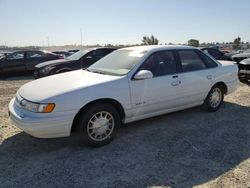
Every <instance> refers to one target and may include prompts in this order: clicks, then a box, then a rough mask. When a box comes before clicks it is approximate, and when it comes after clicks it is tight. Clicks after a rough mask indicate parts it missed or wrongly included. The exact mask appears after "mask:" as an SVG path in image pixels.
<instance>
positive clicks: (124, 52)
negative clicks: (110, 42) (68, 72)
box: [87, 49, 146, 76]
mask: <svg viewBox="0 0 250 188" xmlns="http://www.w3.org/2000/svg"><path fill="white" fill-rule="evenodd" d="M145 53H146V51H143V52H142V51H138V50H131V49H121V50H116V51H114V52H112V53H110V54H109V55H107V56H105V57H104V58H102V59H100V60H99V61H97V62H96V63H95V64H93V65H91V66H90V67H89V68H88V69H87V70H88V71H90V72H96V73H100V74H109V75H116V76H122V75H125V74H127V73H128V72H129V71H130V70H131V69H132V68H133V67H134V66H135V65H136V64H137V63H138V62H139V60H140V59H141V57H142V56H143V55H144V54H145Z"/></svg>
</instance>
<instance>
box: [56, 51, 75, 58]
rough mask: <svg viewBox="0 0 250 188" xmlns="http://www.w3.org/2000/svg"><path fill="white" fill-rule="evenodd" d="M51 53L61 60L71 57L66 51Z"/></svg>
mask: <svg viewBox="0 0 250 188" xmlns="http://www.w3.org/2000/svg"><path fill="white" fill-rule="evenodd" d="M52 53H53V54H57V55H58V56H60V57H62V58H63V59H65V58H66V57H68V56H70V55H72V54H71V53H69V52H67V51H54V52H52Z"/></svg>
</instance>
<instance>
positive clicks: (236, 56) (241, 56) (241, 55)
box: [232, 53, 250, 58]
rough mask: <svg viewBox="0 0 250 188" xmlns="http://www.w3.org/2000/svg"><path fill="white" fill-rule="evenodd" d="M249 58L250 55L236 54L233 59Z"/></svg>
mask: <svg viewBox="0 0 250 188" xmlns="http://www.w3.org/2000/svg"><path fill="white" fill-rule="evenodd" d="M245 57H247V58H249V57H250V53H240V54H235V55H233V56H232V58H245Z"/></svg>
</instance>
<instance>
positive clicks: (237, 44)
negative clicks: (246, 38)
mask: <svg viewBox="0 0 250 188" xmlns="http://www.w3.org/2000/svg"><path fill="white" fill-rule="evenodd" d="M240 41H241V38H240V37H237V38H236V39H234V42H233V48H234V49H238V48H239V47H240Z"/></svg>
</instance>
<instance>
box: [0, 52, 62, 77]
mask: <svg viewBox="0 0 250 188" xmlns="http://www.w3.org/2000/svg"><path fill="white" fill-rule="evenodd" d="M55 59H59V57H58V56H57V55H56V54H52V53H49V52H45V51H37V50H27V51H17V52H13V53H11V54H8V55H6V56H3V57H1V58H0V75H1V77H4V76H20V75H28V74H30V75H32V73H33V72H34V69H35V66H36V65H37V64H39V63H42V62H44V61H49V60H55Z"/></svg>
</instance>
